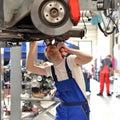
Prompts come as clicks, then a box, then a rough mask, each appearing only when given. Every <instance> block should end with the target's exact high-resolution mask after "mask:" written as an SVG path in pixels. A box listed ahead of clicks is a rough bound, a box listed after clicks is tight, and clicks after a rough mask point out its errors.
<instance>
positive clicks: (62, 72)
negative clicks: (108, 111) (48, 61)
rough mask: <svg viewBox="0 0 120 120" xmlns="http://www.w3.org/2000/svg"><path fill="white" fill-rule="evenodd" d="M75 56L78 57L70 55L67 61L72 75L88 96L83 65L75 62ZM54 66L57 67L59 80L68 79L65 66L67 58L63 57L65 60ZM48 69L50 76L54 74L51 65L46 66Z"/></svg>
mask: <svg viewBox="0 0 120 120" xmlns="http://www.w3.org/2000/svg"><path fill="white" fill-rule="evenodd" d="M75 57H76V56H75V55H70V56H68V57H67V63H68V66H69V68H70V70H71V72H72V77H73V78H74V79H75V80H76V82H77V84H78V86H79V87H80V89H81V90H82V92H83V94H84V95H85V97H86V90H85V83H84V78H83V73H82V70H81V67H80V66H77V65H76V64H75ZM54 68H55V74H56V76H57V79H58V81H63V80H66V79H68V76H67V72H66V68H65V59H63V61H62V62H61V63H60V64H59V65H57V66H54ZM46 71H47V74H48V76H52V72H51V67H50V66H47V67H46Z"/></svg>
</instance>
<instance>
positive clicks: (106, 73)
mask: <svg viewBox="0 0 120 120" xmlns="http://www.w3.org/2000/svg"><path fill="white" fill-rule="evenodd" d="M111 71H112V60H111V55H107V56H106V58H105V59H103V60H102V61H101V70H100V91H99V93H98V94H97V95H98V96H103V90H104V82H105V83H106V93H107V96H111V94H110V79H109V77H110V73H111Z"/></svg>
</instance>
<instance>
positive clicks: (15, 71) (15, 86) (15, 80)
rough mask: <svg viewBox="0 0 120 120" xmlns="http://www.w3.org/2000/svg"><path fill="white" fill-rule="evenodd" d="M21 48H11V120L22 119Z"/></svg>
mask: <svg viewBox="0 0 120 120" xmlns="http://www.w3.org/2000/svg"><path fill="white" fill-rule="evenodd" d="M20 60H21V46H15V47H12V48H11V76H10V81H11V89H10V93H11V115H10V120H20V119H21V97H20V94H21V80H22V73H21V65H20Z"/></svg>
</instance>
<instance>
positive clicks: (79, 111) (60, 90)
mask: <svg viewBox="0 0 120 120" xmlns="http://www.w3.org/2000/svg"><path fill="white" fill-rule="evenodd" d="M36 45H37V43H36V42H35V41H34V42H31V44H30V51H29V54H28V58H27V64H26V69H27V70H28V71H30V72H32V73H35V74H39V75H45V76H52V77H53V79H54V81H55V86H56V92H55V97H57V98H59V100H60V104H59V105H58V106H57V107H56V116H55V120H89V119H90V118H89V113H90V109H89V105H88V101H87V98H86V95H85V93H86V91H85V84H84V78H83V73H82V70H81V66H82V65H83V64H86V63H88V62H90V61H91V60H92V58H93V57H92V56H91V55H89V54H86V53H84V52H82V51H80V50H76V49H72V48H68V47H67V46H66V45H65V44H64V42H59V43H58V44H48V45H47V47H46V49H45V55H46V57H47V58H48V60H49V61H50V62H52V63H53V64H51V65H49V66H37V65H35V63H34V55H35V51H36ZM61 48H62V49H64V50H65V51H66V53H69V54H70V55H69V56H64V55H63V52H61Z"/></svg>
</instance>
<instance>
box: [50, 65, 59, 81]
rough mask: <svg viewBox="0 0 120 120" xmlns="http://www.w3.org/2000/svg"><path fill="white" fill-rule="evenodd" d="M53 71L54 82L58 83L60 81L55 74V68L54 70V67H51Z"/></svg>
mask: <svg viewBox="0 0 120 120" xmlns="http://www.w3.org/2000/svg"><path fill="white" fill-rule="evenodd" d="M51 71H52V76H53V80H54V81H55V82H57V81H58V79H57V76H56V74H55V68H54V66H53V65H52V66H51Z"/></svg>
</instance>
